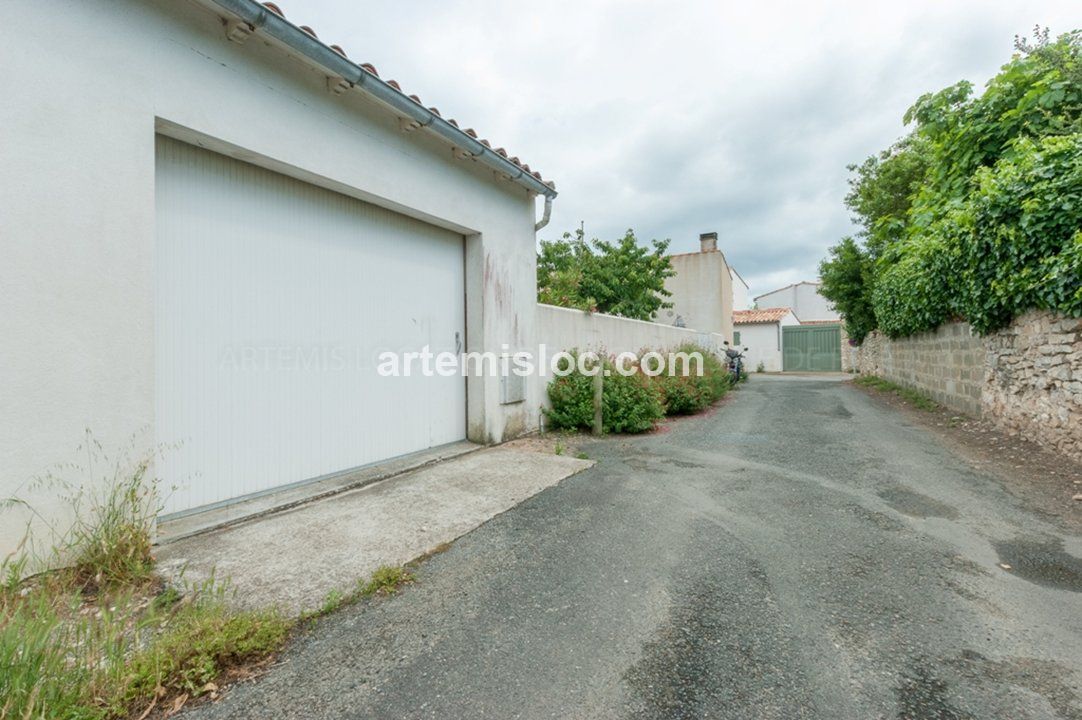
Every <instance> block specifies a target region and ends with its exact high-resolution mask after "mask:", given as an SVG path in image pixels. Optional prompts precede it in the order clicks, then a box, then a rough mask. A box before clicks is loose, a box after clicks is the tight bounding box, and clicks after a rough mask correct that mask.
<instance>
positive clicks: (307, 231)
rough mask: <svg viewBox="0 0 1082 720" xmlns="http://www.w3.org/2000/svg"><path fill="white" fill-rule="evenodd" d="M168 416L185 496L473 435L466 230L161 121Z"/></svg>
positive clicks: (160, 423)
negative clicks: (464, 361)
mask: <svg viewBox="0 0 1082 720" xmlns="http://www.w3.org/2000/svg"><path fill="white" fill-rule="evenodd" d="M157 181H158V187H157V199H158V207H157V217H158V237H157V253H158V254H157V267H158V273H157V281H158V293H159V296H158V306H157V307H158V316H157V319H156V320H157V329H158V333H157V350H158V359H157V369H158V377H157V385H158V392H157V428H158V437H159V441H160V442H161V443H163V444H164V445H166V446H169V448H167V449H166V452H165V457H163V460H162V462H161V469H162V475H163V479H164V480H165V481H166V483H167V485H176V486H178V489H177V490H176V491H175V492H174V493H173V494H172V496H171V498H170V500H169V501H168V503H167V511H170V512H179V511H183V510H188V509H191V508H195V507H199V506H202V505H207V504H210V503H217V502H221V501H224V500H228V499H230V498H235V497H239V496H243V495H247V494H251V493H256V492H262V491H266V490H269V489H272V488H274V487H278V486H282V485H285V484H289V483H294V482H297V481H303V480H306V479H310V478H314V477H319V476H322V475H327V474H330V473H334V472H339V471H342V470H346V469H350V468H353V467H357V466H360V465H364V464H367V463H371V462H376V461H379V460H383V459H387V458H390V457H394V456H397V455H402V454H405V453H408V452H413V451H416V450H420V449H424V448H426V447H431V446H433V445H439V444H444V443H447V442H453V441H455V440H459V439H462V438H463V437H464V436H465V383H464V382H463V380H462V378H461V377H452V378H441V377H436V378H425V377H420V376H415V377H411V378H381V377H379V376H378V374H377V373H376V370H375V368H376V365H377V362H378V353H379V352H380V351H382V350H389V349H390V350H398V351H401V350H409V351H417V350H419V349H420V348H421V347H422V346H423V345H425V344H430V345H432V346H433V350H437V349H454V337H455V333H456V332H457V333H459V334H460V336H464V317H465V312H464V299H463V297H464V285H463V271H462V252H463V242H462V238H461V236H458V235H455V234H453V233H450V232H448V231H445V230H443V229H441V228H436V227H434V226H431V225H427V224H425V223H422V222H420V221H417V220H414V219H412V218H407V217H405V216H402V215H397V214H395V213H391V212H389V211H386V210H383V209H381V208H377V207H375V206H372V205H369V204H366V203H363V202H360V201H358V200H356V199H353V198H349V197H346V196H343V195H339V194H337V193H333V192H331V191H328V190H324V189H322V188H318V187H315V186H312V185H309V184H306V183H302V182H299V181H297V180H294V179H292V178H288V177H285V176H282V175H278V174H276V173H272V172H270V171H267V170H263V169H261V168H257V167H255V166H251V165H247V164H244V163H241V162H238V161H235V160H232V159H229V158H226V157H223V156H220V155H216V154H214V153H210V152H207V151H204V150H200V149H197V148H193V147H191V146H188V145H184V144H182V143H179V142H176V141H173V140H168V139H160V140H159V145H158V173H157Z"/></svg>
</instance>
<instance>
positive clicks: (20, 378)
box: [0, 0, 555, 554]
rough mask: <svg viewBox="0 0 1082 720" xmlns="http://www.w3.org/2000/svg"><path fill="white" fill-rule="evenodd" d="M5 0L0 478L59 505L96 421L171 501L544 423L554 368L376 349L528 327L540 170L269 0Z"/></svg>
mask: <svg viewBox="0 0 1082 720" xmlns="http://www.w3.org/2000/svg"><path fill="white" fill-rule="evenodd" d="M4 20H5V42H4V43H3V44H2V46H0V47H2V49H0V58H2V65H3V67H4V73H3V75H2V77H0V90H2V93H3V97H4V102H3V103H0V127H2V128H3V130H2V132H3V133H4V142H3V143H2V144H0V173H2V174H3V177H2V178H0V182H2V185H3V187H4V192H3V193H2V194H0V247H2V248H3V262H2V263H0V289H2V296H0V338H2V340H0V342H2V343H3V352H0V397H2V398H3V413H2V414H0V468H2V469H3V472H2V474H0V497H8V496H12V495H18V496H20V497H23V498H25V499H27V500H29V501H30V502H31V503H33V504H34V505H35V506H36V507H37V508H38V509H39V510H40V511H42V512H43V513H44V515H45V516H46V517H47V518H52V517H58V516H59V515H60V514H61V513H62V509H61V508H60V507H59V506H58V505H56V504H51V503H53V502H54V501H53V500H52V498H51V495H53V494H54V493H45V492H41V493H35V490H34V489H33V487H32V486H31V485H29V484H28V482H29V481H30V480H31V478H33V477H35V476H40V475H41V474H42V473H43V472H46V471H47V470H48V469H49V468H50V467H51V466H53V465H54V464H55V463H60V462H65V461H69V460H72V459H73V455H72V454H73V451H74V450H75V448H76V447H77V445H78V444H79V443H80V441H81V440H82V439H83V435H84V429H89V430H90V431H92V432H93V434H94V436H95V438H96V439H97V440H98V441H99V442H101V444H102V445H103V446H104V447H105V448H118V447H123V446H124V445H125V441H126V438H130V437H131V436H132V435H133V433H139V432H142V433H143V434H142V435H137V440H136V441H135V443H136V448H135V449H136V451H141V450H142V449H149V448H157V449H158V450H159V451H160V454H159V459H158V460H157V463H158V465H157V474H158V476H159V477H160V478H161V480H162V481H163V483H164V484H165V486H167V487H175V490H174V491H172V492H171V493H169V494H168V496H167V497H166V499H165V503H166V507H165V511H166V512H167V513H172V514H180V513H186V512H191V511H194V510H198V509H202V508H206V507H209V506H213V505H215V504H220V503H224V502H229V501H231V500H234V499H236V498H239V497H244V496H249V495H252V494H253V493H262V492H266V491H269V490H272V489H275V488H279V487H282V486H285V485H290V484H293V483H298V482H304V481H309V480H312V479H315V478H320V477H324V476H328V475H333V474H336V473H341V472H343V471H348V470H350V469H353V468H357V467H359V466H364V465H368V464H370V463H375V462H379V461H382V460H386V459H389V458H394V457H398V456H401V455H404V454H407V453H411V452H414V451H418V450H422V449H425V448H431V447H435V446H439V445H442V444H446V443H450V442H454V441H458V440H462V439H464V438H469V439H471V440H475V441H478V442H494V441H500V440H503V439H506V438H507V437H509V436H513V435H515V434H518V433H521V432H523V431H524V430H527V429H529V428H531V427H532V426H533V425H535V424H536V408H537V407H538V406H539V404H540V398H539V397H538V393H540V392H541V390H542V388H541V386H540V384H537V383H526V384H525V389H524V396H518V395H515V396H513V397H512V396H509V395H508V394H507V393H506V391H504V394H503V395H502V396H501V387H506V386H505V385H503V384H501V381H500V379H499V378H495V377H485V378H472V377H471V378H469V379H468V380H466V379H463V378H462V377H461V376H458V377H424V376H422V375H420V374H419V373H415V374H413V375H411V376H410V377H398V378H382V377H379V376H378V375H377V373H376V370H375V368H376V363H377V357H378V354H379V352H381V351H383V350H399V351H418V350H420V349H421V348H422V347H424V346H428V347H429V348H430V349H431V351H433V352H439V351H442V350H450V351H456V352H457V351H460V350H465V351H493V352H497V353H513V352H515V351H517V350H526V349H529V348H530V346H531V345H532V342H533V322H534V303H535V292H534V287H535V281H534V273H535V271H534V265H535V222H536V214H537V212H538V209H537V207H536V205H537V203H536V199H537V198H539V197H541V198H544V199H546V201H551V199H552V198H553V197H554V196H555V191H554V189H553V186H552V185H551V183H546V182H544V181H543V180H542V178H541V176H540V174H538V173H536V172H532V171H530V169H529V167H528V166H527V165H525V164H524V163H521V162H520V161H519V160H518V159H517V158H512V157H509V156H508V153H506V152H505V151H503V150H502V149H493V148H492V147H491V145H490V144H489V143H488V142H487V141H485V140H480V139H479V138H478V137H477V134H476V133H475V132H474V131H472V130H462V129H460V128H459V126H458V125H457V124H456V123H455V122H454V121H453V120H447V119H444V118H443V117H441V115H440V114H439V112H438V111H437V110H435V109H434V108H428V107H426V106H424V105H422V104H421V103H420V99H419V98H417V97H416V96H410V95H407V94H405V93H403V92H402V91H401V90H400V89H399V86H398V84H397V83H396V82H394V81H393V80H383V79H381V78H380V77H379V76H378V75H377V72H376V69H375V68H374V67H372V66H371V65H367V64H365V65H360V64H357V63H355V62H354V61H352V60H349V59H348V58H347V57H346V55H345V53H344V52H343V51H342V50H341V49H340V48H337V47H336V46H328V45H325V44H323V42H322V41H320V40H318V39H317V38H316V37H315V33H314V32H312V31H311V30H310V29H308V28H305V27H298V26H295V25H293V24H292V23H290V22H289V21H287V20H286V19H285V18H284V17H283V16H282V14H281V11H280V10H279V9H278V8H277V7H276V6H274V5H272V4H270V3H267V4H266V5H260V4H259V3H257V2H254V1H253V0H182V1H177V0H144V1H139V0H83V1H81V2H63V1H62V0H44V1H43V2H35V3H29V2H26V3H12V4H10V5H9V6H7V8H6V11H5V13H4ZM535 386H536V387H535ZM0 528H2V529H0V554H6V552H7V551H8V550H10V549H11V548H12V547H13V546H14V544H15V543H16V542H17V540H18V537H19V536H20V535H21V532H22V529H23V528H22V524H21V523H19V522H12V521H10V518H9V521H5V522H4V523H3V524H2V525H0Z"/></svg>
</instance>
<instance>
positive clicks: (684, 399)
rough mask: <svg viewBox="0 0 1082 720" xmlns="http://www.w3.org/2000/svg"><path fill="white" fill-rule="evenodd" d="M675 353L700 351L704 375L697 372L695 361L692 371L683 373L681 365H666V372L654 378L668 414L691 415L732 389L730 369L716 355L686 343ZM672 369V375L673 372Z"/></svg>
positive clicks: (689, 353)
mask: <svg viewBox="0 0 1082 720" xmlns="http://www.w3.org/2000/svg"><path fill="white" fill-rule="evenodd" d="M674 352H677V353H686V354H688V355H691V354H692V353H699V355H701V356H702V374H701V375H700V374H697V373H695V372H694V371H695V370H696V367H695V363H692V364H691V370H692V372H690V373H688V374H686V375H685V374H683V373H681V372H679V371H680V369H681V368H679V367H676V368H665V372H664V373H663V374H661V375H658V376H656V377H655V378H654V382H656V383H657V385H658V387H659V389H660V390H661V397H662V402H663V403H664V405H665V414H666V415H690V414H692V413H697V412H700V411H702V410H703V409H705V408H706V407H709V406H710V405H712V404H713V403H715V402H716V401H717V400H718V399H719V398H721V396H722V395H724V394H725V393H726V391H728V389H729V371H728V369H727V368H726V367H725V366H724V365H722V364H721V361H720V360H718V358H717V356H716V355H714V353H712V352H710V351H709V350H707V349H705V348H702V347H700V346H698V345H694V344H690V343H689V344H684V345H681V346H680V347H678V348H676V350H675V351H674ZM670 370H673V371H674V372H673V374H670V372H669V371H670Z"/></svg>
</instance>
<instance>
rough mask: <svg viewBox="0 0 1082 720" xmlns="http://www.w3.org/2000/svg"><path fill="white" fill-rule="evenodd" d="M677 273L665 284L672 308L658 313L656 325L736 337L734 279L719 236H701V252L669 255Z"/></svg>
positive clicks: (726, 337)
mask: <svg viewBox="0 0 1082 720" xmlns="http://www.w3.org/2000/svg"><path fill="white" fill-rule="evenodd" d="M669 259H670V260H671V262H672V267H673V270H675V271H676V274H675V275H674V276H673V277H670V278H669V279H668V280H666V281H665V289H666V290H668V291H669V292H670V293H672V297H670V298H669V302H671V303H672V304H673V307H671V308H669V309H667V310H662V311H661V312H660V313H658V318H657V322H660V323H665V324H667V325H678V326H680V327H687V328H692V329H695V330H698V331H699V332H703V333H718V334H721V335H723V336H725V339H727V340H728V339H731V338H732V336H733V279H732V275H731V274H730V270H729V264H728V263H727V262H726V260H725V255H724V253H722V252H721V251H720V250H718V234H717V233H716V232H709V233H703V234H702V235H700V236H699V252H693V253H682V254H679V255H670V256H669Z"/></svg>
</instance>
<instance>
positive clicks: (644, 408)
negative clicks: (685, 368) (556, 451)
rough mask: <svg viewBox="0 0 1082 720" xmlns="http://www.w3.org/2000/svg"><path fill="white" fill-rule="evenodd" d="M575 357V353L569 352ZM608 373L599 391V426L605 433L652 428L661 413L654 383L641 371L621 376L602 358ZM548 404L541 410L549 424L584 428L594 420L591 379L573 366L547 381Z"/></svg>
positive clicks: (572, 428)
mask: <svg viewBox="0 0 1082 720" xmlns="http://www.w3.org/2000/svg"><path fill="white" fill-rule="evenodd" d="M572 354H573V357H574V358H575V360H576V361H577V358H578V355H577V354H576V353H572ZM604 369H605V371H607V372H608V376H607V377H605V378H604V387H603V389H602V393H601V416H602V426H603V429H604V431H605V432H607V433H639V432H646V431H647V430H651V429H653V427H654V425H655V423H656V422H657V421H658V420H660V419H661V418H662V417H664V415H665V410H664V406H663V405H662V401H661V393H660V391H659V388H658V386H657V383H655V382H653V381H652V379H651V378H648V377H647V376H646V375H644V374H643V373H642V372H640V371H638V370H637V368H636V372H635V373H634V374H633V375H628V376H624V375H621V374H620V373H618V372H616V368H615V366H614V365H613V363H612V361H611V360H609V359H606V360H605V361H604ZM548 393H549V401H550V402H551V404H552V407H551V408H550V409H548V410H546V411H545V414H546V416H547V417H548V419H549V422H550V423H551V424H552V426H553V427H557V428H566V429H568V430H588V429H590V428H592V427H593V423H594V379H593V377H591V376H589V375H585V374H583V373H581V372H579V370H578V368H577V364H576V368H575V370H574V371H573V372H572V373H571V374H569V375H565V376H563V377H556V378H554V379H553V380H552V382H550V383H549V387H548Z"/></svg>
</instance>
